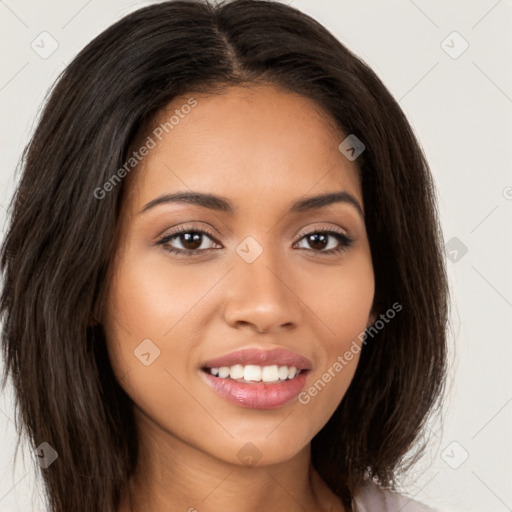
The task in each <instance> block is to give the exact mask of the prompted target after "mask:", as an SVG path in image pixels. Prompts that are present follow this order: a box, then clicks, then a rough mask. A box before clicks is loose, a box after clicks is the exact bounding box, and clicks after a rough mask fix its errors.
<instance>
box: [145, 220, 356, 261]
mask: <svg viewBox="0 0 512 512" xmlns="http://www.w3.org/2000/svg"><path fill="white" fill-rule="evenodd" d="M183 233H189V234H190V233H196V234H201V235H207V236H208V237H209V238H211V239H212V240H213V241H214V242H215V243H216V244H218V243H219V242H218V241H217V240H216V239H215V237H214V236H213V235H212V234H211V233H210V232H209V231H207V230H203V229H195V228H187V227H186V226H185V227H182V228H179V229H176V230H175V231H173V232H172V233H169V234H167V235H165V236H163V237H162V238H160V240H158V241H157V242H156V244H155V245H162V246H163V247H164V248H165V250H166V251H167V252H168V253H170V254H174V255H176V256H185V257H186V256H194V255H196V254H198V253H201V252H206V251H209V250H215V249H212V248H210V249H195V250H187V249H175V248H174V247H169V246H167V245H166V244H168V243H169V242H170V241H171V240H173V239H174V238H177V237H178V236H179V235H181V234H183ZM315 234H324V235H331V236H333V237H334V238H336V239H337V240H338V241H339V242H340V245H339V246H338V247H337V248H335V249H329V250H328V251H315V250H314V249H309V250H310V251H313V252H316V253H319V254H329V255H331V254H338V253H340V252H343V251H346V250H347V249H348V248H349V247H350V246H351V245H352V244H353V243H354V240H353V239H352V238H351V237H349V236H347V235H346V234H345V233H344V232H342V231H338V230H334V229H332V228H331V229H325V230H321V229H317V230H314V231H310V232H309V233H305V234H304V235H302V236H301V237H300V239H299V241H300V240H302V239H304V238H306V237H308V236H310V235H315ZM306 250H308V249H306Z"/></svg>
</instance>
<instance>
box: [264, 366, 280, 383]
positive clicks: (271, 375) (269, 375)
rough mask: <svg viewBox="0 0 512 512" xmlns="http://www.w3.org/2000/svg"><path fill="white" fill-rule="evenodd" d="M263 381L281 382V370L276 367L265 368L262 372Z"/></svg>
mask: <svg viewBox="0 0 512 512" xmlns="http://www.w3.org/2000/svg"><path fill="white" fill-rule="evenodd" d="M261 380H262V381H263V382H275V381H276V380H279V368H278V367H277V365H276V364H275V365H274V366H264V367H263V370H262V372H261Z"/></svg>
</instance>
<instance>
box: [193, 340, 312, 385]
mask: <svg viewBox="0 0 512 512" xmlns="http://www.w3.org/2000/svg"><path fill="white" fill-rule="evenodd" d="M235 364H241V365H243V366H245V365H248V364H255V365H258V366H273V365H275V364H276V365H278V366H295V368H297V370H311V368H312V367H313V363H312V362H311V361H310V360H309V359H308V358H306V357H304V356H301V355H299V354H296V353H295V352H292V351H290V350H286V349H282V348H275V349H271V350H262V349H257V348H245V349H241V350H237V351H235V352H230V353H229V354H225V355H222V356H219V357H216V358H215V359H210V360H208V361H206V362H205V363H203V365H202V368H220V367H222V366H233V365H235ZM299 377H300V376H299ZM221 380H222V379H221ZM291 380H293V379H291ZM250 385H251V386H252V385H253V384H250ZM273 386H275V384H273Z"/></svg>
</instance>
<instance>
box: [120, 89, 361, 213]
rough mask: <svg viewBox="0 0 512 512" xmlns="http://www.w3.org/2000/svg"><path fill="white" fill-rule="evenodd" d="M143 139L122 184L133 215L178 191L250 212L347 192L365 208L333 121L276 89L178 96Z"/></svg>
mask: <svg viewBox="0 0 512 512" xmlns="http://www.w3.org/2000/svg"><path fill="white" fill-rule="evenodd" d="M191 98H192V99H193V101H191ZM189 105H194V106H193V107H189ZM147 137H150V138H151V139H152V141H153V142H152V143H149V144H148V145H151V146H153V147H152V149H150V150H149V151H148V154H147V156H145V157H144V159H142V160H141V163H140V164H139V165H138V167H137V169H136V171H135V172H134V173H133V175H132V176H130V183H129V185H128V184H127V185H128V186H129V195H130V202H131V203H132V207H133V209H137V211H139V210H140V209H141V208H142V207H143V205H144V204H146V203H147V202H148V201H151V200H152V199H154V197H155V196H157V195H159V194H162V193H169V192H173V191H175V190H180V191H183V190H197V191H201V192H206V191H207V192H210V193H218V194H219V195H222V196H227V197H230V198H232V200H233V202H234V204H235V205H240V206H242V205H244V204H245V205H246V206H247V207H249V206H250V205H253V204H254V205H259V206H261V204H262V202H264V203H267V204H269V203H276V204H277V203H279V202H283V203H288V202H289V201H290V200H291V199H296V198H297V197H300V196H303V195H310V194H312V193H314V192H325V191H329V190H332V189H336V190H340V189H344V190H348V191H349V192H351V193H352V194H353V195H355V196H356V197H357V198H358V199H359V200H360V202H361V203H362V199H361V195H360V193H361V191H360V183H359V170H358V168H357V165H356V164H355V162H351V161H349V160H347V159H346V158H345V157H344V155H343V154H342V153H341V152H340V151H339V150H338V145H339V144H340V142H341V141H342V140H343V139H344V138H345V135H344V134H343V133H342V132H341V130H340V129H339V128H338V127H337V126H336V123H335V122H334V120H333V119H332V118H331V117H330V116H329V114H328V113H327V112H325V111H324V110H323V109H322V108H321V107H320V106H319V105H318V104H316V103H315V102H314V101H313V100H311V99H309V98H306V97H303V96H301V95H298V94H296V93H293V92H290V91H287V90H283V89H280V88H277V87H275V86H271V85H259V86H251V87H230V88H228V89H226V90H225V92H223V93H221V94H210V95H206V94H204V93H203V94H193V93H190V94H188V95H184V96H180V97H178V98H175V99H174V100H173V101H172V102H171V103H170V104H169V105H168V106H167V107H166V108H165V109H164V110H162V111H161V112H159V114H158V116H156V118H155V120H154V121H153V123H152V124H151V126H150V128H149V130H148V132H147V133H146V134H145V137H144V138H142V139H141V144H145V143H146V142H147V141H148V139H147ZM153 143H154V144H153Z"/></svg>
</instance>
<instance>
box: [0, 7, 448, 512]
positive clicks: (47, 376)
mask: <svg viewBox="0 0 512 512" xmlns="http://www.w3.org/2000/svg"><path fill="white" fill-rule="evenodd" d="M262 82H266V83H273V84H277V85H279V86H282V87H284V88H286V89H289V90H291V91H294V92H296V93H299V94H301V95H304V96H306V97H309V98H311V99H313V100H314V101H316V102H317V103H318V104H319V105H321V106H322V107H323V108H324V109H325V110H326V111H327V112H329V113H330V115H331V116H332V118H333V119H334V120H335V122H336V123H337V124H338V125H339V127H340V128H341V130H342V131H343V132H344V133H346V134H355V135H356V136H357V137H358V138H359V139H360V140H361V141H362V142H363V143H364V145H365V148H366V149H365V151H364V152H363V154H362V155H361V156H360V157H359V158H358V160H357V163H358V166H359V169H360V171H361V177H362V190H363V200H364V204H365V210H366V229H367V233H368V238H369V242H370V248H371V253H372V260H373V266H374V272H375V284H376V288H375V290H376V292H375V303H374V304H375V308H376V310H377V311H378V312H380V313H383V312H384V311H385V310H386V309H388V308H389V307H390V306H391V304H393V303H395V302H397V303H399V304H400V305H401V306H402V307H403V309H402V311H401V312H400V313H399V314H397V315H396V318H394V319H393V321H391V322H389V323H388V324H387V325H386V328H385V329H382V330H380V331H378V332H377V333H376V334H375V335H373V336H372V340H371V341H370V342H368V343H366V344H365V345H364V347H363V349H362V352H361V358H360V361H359V365H358V368H357V371H356V374H355V376H354V379H353V381H352V383H351V385H350V387H349V389H348V391H347V393H346V395H345V397H344V399H343V400H342V402H341V404H340V405H339V407H338V408H337V410H336V411H335V413H334V414H333V416H332V417H331V419H330V420H329V422H328V423H327V424H326V425H325V427H324V428H323V429H322V430H321V431H320V432H319V433H318V434H317V435H316V436H315V437H314V439H313V440H312V461H313V464H314V466H315V468H316V470H317V471H318V472H319V474H320V475H321V477H322V478H323V479H324V480H325V481H326V483H327V484H328V485H329V486H330V488H331V489H332V490H333V492H334V493H336V494H337V495H338V496H340V497H341V499H342V500H343V502H344V503H345V504H346V505H348V504H349V503H350V500H351V497H352V496H353V495H354V493H355V492H356V491H357V489H358V488H359V487H360V485H361V484H362V482H363V479H364V477H365V476H368V475H369V476H372V477H375V478H376V479H377V480H378V481H379V482H381V484H382V485H385V486H387V487H390V488H393V486H394V483H395V480H396V475H397V474H398V471H399V470H400V468H401V467H402V465H403V462H404V457H405V456H406V455H407V454H408V453H411V451H410V450H411V447H412V446H418V447H420V448H421V445H418V444H417V445H414V442H415V441H418V439H421V436H420V434H421V433H422V427H423V426H424V423H425V420H426V418H427V415H428V413H429V412H432V411H433V410H435V407H436V405H438V403H439V397H440V396H441V392H442V390H443V386H444V378H445V377H444V376H445V366H446V362H445V359H446V325H447V304H448V301H447V296H448V288H447V280H446V275H445V268H444V259H443V240H442V235H441V230H440V227H439V221H438V213H437V210H436V198H435V189H434V185H433V181H432V177H431V174H430V171H429V169H428V165H427V163H426V161H425V158H424V156H423V153H422V151H421V148H420V146H419V144H418V142H417V140H416V138H415V136H414V134H413V132H412V130H411V128H410V125H409V124H408V122H407V120H406V118H405V116H404V114H403V113H402V111H401V109H400V107H399V105H398V104H397V102H396V101H395V100H394V99H393V97H392V96H391V94H390V93H389V92H388V91H387V89H386V88H385V86H384V85H383V84H382V82H381V81H380V80H379V79H378V78H377V76H376V75H375V74H374V72H373V71H372V70H371V69H370V68H369V67H368V66H367V65H366V64H365V63H364V62H362V61H361V60H360V59H359V58H357V57H356V56H355V55H354V54H353V53H351V52H350V51H349V50H348V49H347V48H346V47H345V46H343V45H342V44H341V43H340V42H339V41H338V40H337V39H336V38H335V37H334V36H333V35H331V34H330V33H329V32H328V31H327V30H326V29H325V28H324V27H323V26H321V25H320V24H319V23H318V22H316V21H315V20H313V19H312V18H310V17H309V16H307V15H305V14H303V13H302V12H300V11H298V10H296V9H294V8H292V7H290V6H287V5H284V4H280V3H277V2H273V1H263V0H234V1H231V2H227V3H226V2H224V3H221V4H219V5H211V4H210V3H208V2H207V1H200V0H176V1H167V2H163V3H159V4H155V5H151V6H148V7H144V8H142V9H139V10H137V11H135V12H133V13H131V14H129V15H128V16H126V17H124V18H123V19H121V20H120V21H118V22H117V23H115V24H114V25H112V26H111V27H110V28H108V29H107V30H105V31H104V32H103V33H101V34H100V35H99V36H98V37H96V38H95V39H94V40H93V41H92V42H91V43H90V44H88V45H87V46H86V47H85V48H84V49H83V50H82V51H81V52H80V53H79V54H78V55H77V56H76V57H75V59H74V60H73V61H72V62H71V63H70V64H69V66H68V67H67V68H66V69H65V71H64V72H63V73H62V75H61V76H60V78H59V79H58V81H57V83H56V85H55V86H54V88H53V90H52V92H51V95H50V96H49V100H48V101H47V104H46V105H45V108H44V110H43V113H42V116H41V118H40V121H39V123H38V126H37V129H36V131H35V134H34V135H33V138H32V140H31V141H30V143H29V145H28V146H27V148H26V150H25V152H24V154H23V158H22V161H21V165H22V171H23V172H22V176H21V179H20V181H19V185H18V187H17V190H16V192H15V195H14V197H13V199H12V202H11V206H10V219H9V225H8V230H7V234H6V237H5V240H4V242H3V246H2V252H1V260H0V269H1V272H2V276H3V285H2V286H3V288H2V295H1V308H0V313H1V318H2V320H3V331H2V352H3V357H4V360H5V368H6V370H5V373H4V376H3V381H2V385H3V386H5V383H6V380H7V378H8V376H10V377H11V378H12V383H13V386H14V390H15V393H16V414H17V417H19V419H20V424H21V425H22V428H23V430H24V431H25V432H26V434H28V436H29V439H30V440H31V442H32V444H33V446H34V447H35V446H38V445H39V444H40V443H42V442H47V443H49V444H50V445H51V446H52V447H53V448H54V449H55V450H56V451H57V453H58V456H59V459H58V462H57V463H54V464H52V465H51V466H50V467H48V468H47V469H45V470H43V477H44V483H45V486H46V491H47V495H48V502H49V507H50V510H51V511H52V512H69V511H77V510H80V511H82V512H98V511H102V512H103V511H104V512H114V511H116V510H117V508H118V506H119V503H120V498H121V494H122V493H123V490H124V489H125V488H126V485H127V482H128V480H129V477H130V475H131V474H132V473H133V471H134V468H135V465H136V463H137V435H136V430H135V425H134V419H133V414H132V409H131V407H132V404H131V402H130V400H129V398H128V397H127V396H126V394H125V393H124V391H123V390H122V388H121V387H120V386H119V383H118V382H117V381H116V379H115V377H114V375H113V372H112V369H111V367H110V363H109V360H108V355H107V351H106V340H105V337H104V333H103V330H102V327H101V325H96V326H94V327H91V326H89V319H90V315H91V314H92V313H93V312H94V311H96V310H97V308H102V305H103V303H104V297H105V290H106V287H107V284H108V276H109V268H110V263H111V257H112V255H113V253H114V250H115V247H114V240H115V233H116V229H117V226H118V223H119V212H120V205H121V199H122V197H123V189H124V187H123V185H124V183H122V182H121V183H120V184H119V185H118V186H115V187H113V189H112V190H111V191H109V193H108V194H105V195H104V197H102V198H101V199H98V197H97V194H96V195H95V194H94V191H95V190H97V189H98V187H102V185H103V184H104V183H106V182H107V181H108V180H109V178H110V177H111V176H112V175H113V174H114V173H115V172H116V170H118V169H119V168H121V167H122V165H123V163H124V162H125V161H126V157H127V152H128V149H129V148H130V144H131V143H132V142H133V140H134V138H135V137H136V136H137V134H138V133H140V130H141V127H143V126H145V125H146V124H147V122H148V120H149V119H152V118H153V116H154V115H155V114H156V113H157V112H159V111H160V110H161V109H162V108H163V107H165V106H166V105H167V104H168V103H169V102H170V101H171V100H172V99H173V98H174V97H176V96H177V95H180V94H184V93H186V92H187V91H191V90H194V91H199V90H201V91H205V92H211V93H215V92H217V91H219V90H221V89H222V88H223V87H226V86H229V85H236V84H242V83H245V84H247V83H249V84H250V83H262ZM18 442H19V439H18Z"/></svg>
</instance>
